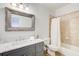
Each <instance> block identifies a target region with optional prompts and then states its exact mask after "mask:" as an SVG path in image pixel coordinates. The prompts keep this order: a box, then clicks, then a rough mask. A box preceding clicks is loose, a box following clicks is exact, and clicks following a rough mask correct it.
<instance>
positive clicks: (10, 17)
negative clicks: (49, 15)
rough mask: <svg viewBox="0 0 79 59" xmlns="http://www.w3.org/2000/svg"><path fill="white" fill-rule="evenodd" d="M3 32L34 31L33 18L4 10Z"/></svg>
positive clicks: (14, 11) (32, 16)
mask: <svg viewBox="0 0 79 59" xmlns="http://www.w3.org/2000/svg"><path fill="white" fill-rule="evenodd" d="M5 30H6V31H34V30H35V16H34V15H32V14H27V13H23V12H19V11H16V10H13V9H10V8H7V7H6V8H5Z"/></svg>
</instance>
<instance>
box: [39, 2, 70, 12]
mask: <svg viewBox="0 0 79 59" xmlns="http://www.w3.org/2000/svg"><path fill="white" fill-rule="evenodd" d="M68 4H69V3H40V5H43V6H45V7H46V8H49V9H50V10H52V11H54V10H56V9H58V8H61V7H64V6H66V5H68Z"/></svg>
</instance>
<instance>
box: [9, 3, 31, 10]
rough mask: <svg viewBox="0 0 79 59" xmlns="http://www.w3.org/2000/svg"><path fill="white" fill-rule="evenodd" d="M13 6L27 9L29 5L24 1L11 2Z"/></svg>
mask: <svg viewBox="0 0 79 59" xmlns="http://www.w3.org/2000/svg"><path fill="white" fill-rule="evenodd" d="M10 5H11V6H13V7H17V8H20V9H23V10H29V5H28V4H24V3H11V4H10Z"/></svg>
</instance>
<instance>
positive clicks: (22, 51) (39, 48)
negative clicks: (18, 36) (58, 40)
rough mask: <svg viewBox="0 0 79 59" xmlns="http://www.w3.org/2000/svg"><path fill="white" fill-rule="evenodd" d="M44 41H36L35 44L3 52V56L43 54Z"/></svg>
mask: <svg viewBox="0 0 79 59" xmlns="http://www.w3.org/2000/svg"><path fill="white" fill-rule="evenodd" d="M43 46H44V43H43V42H40V43H36V44H33V45H29V46H25V47H21V48H18V49H14V50H11V51H7V52H4V53H1V54H0V55H2V56H43Z"/></svg>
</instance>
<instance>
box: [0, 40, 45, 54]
mask: <svg viewBox="0 0 79 59" xmlns="http://www.w3.org/2000/svg"><path fill="white" fill-rule="evenodd" d="M43 41H44V40H42V39H33V40H29V39H28V40H20V41H14V42H4V43H2V42H1V43H0V53H3V52H7V51H10V50H13V49H17V48H21V47H24V46H29V45H32V44H36V43H40V42H43Z"/></svg>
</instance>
